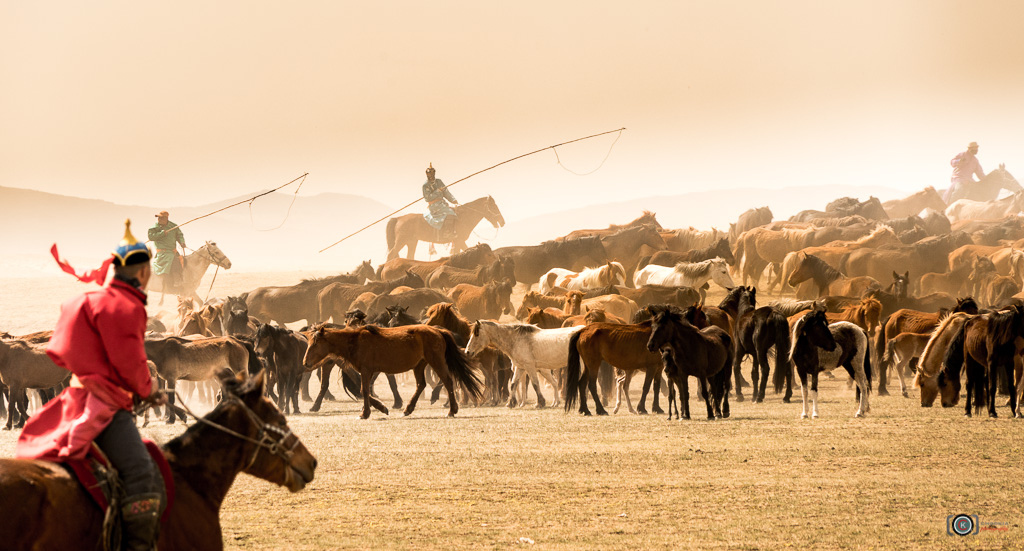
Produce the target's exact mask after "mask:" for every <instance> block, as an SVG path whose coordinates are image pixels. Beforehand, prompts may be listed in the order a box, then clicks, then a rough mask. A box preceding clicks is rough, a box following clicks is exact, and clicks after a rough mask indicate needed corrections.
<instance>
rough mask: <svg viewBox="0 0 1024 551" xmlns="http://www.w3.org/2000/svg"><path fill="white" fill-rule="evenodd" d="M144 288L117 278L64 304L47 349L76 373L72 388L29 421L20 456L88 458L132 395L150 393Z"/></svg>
mask: <svg viewBox="0 0 1024 551" xmlns="http://www.w3.org/2000/svg"><path fill="white" fill-rule="evenodd" d="M145 333H146V294H145V293H143V292H142V291H139V290H138V289H135V288H134V287H132V286H131V285H128V284H127V283H124V282H123V281H119V280H117V279H114V280H112V281H111V282H110V284H109V285H107V286H106V287H103V288H102V289H99V290H96V291H90V292H87V293H85V294H82V295H80V296H78V297H75V298H73V299H71V300H69V301H67V302H65V303H64V304H63V305H62V306H61V311H60V319H59V320H58V321H57V327H56V328H55V329H54V331H53V338H51V339H50V343H49V345H48V346H47V348H46V353H47V354H48V355H49V356H50V358H52V359H53V361H54V362H55V363H56V364H57V365H59V366H61V367H63V368H65V369H67V370H69V371H71V373H73V374H74V377H72V380H71V386H70V387H68V388H66V389H64V392H61V393H60V395H59V396H57V397H56V398H54V399H53V400H50V401H49V402H47V404H46V406H44V407H43V408H42V409H41V410H39V411H38V412H36V414H35V415H33V416H32V418H30V419H29V420H28V422H27V423H25V428H24V429H23V430H22V432H21V436H19V437H18V446H17V449H16V451H15V455H16V457H18V458H22V459H46V460H50V461H64V460H67V459H84V458H85V454H86V451H87V450H88V449H89V446H90V444H91V443H92V441H93V440H94V439H95V438H96V437H97V436H99V434H100V433H101V432H103V429H105V428H106V427H107V425H108V424H109V423H110V420H111V419H112V418H113V417H114V414H115V413H117V411H118V410H121V409H126V410H127V409H131V407H132V395H133V394H137V395H139V396H141V397H147V396H149V394H150V392H151V391H152V384H153V383H152V379H151V377H150V373H149V367H148V365H147V364H146V348H145V343H144V339H145Z"/></svg>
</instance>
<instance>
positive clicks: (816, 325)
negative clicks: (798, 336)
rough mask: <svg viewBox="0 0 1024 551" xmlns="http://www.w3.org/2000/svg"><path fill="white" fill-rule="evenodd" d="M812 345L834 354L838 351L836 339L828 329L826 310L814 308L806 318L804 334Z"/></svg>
mask: <svg viewBox="0 0 1024 551" xmlns="http://www.w3.org/2000/svg"><path fill="white" fill-rule="evenodd" d="M802 334H803V335H804V336H806V337H807V340H808V341H810V343H811V344H813V345H814V346H817V347H818V348H822V349H824V350H827V351H828V352H832V351H833V350H835V349H836V346H837V345H836V339H835V337H834V336H833V335H832V331H830V330H829V328H828V318H827V317H826V316H825V310H823V309H819V308H814V309H813V310H811V312H810V313H808V314H806V315H805V316H804V324H803V332H802Z"/></svg>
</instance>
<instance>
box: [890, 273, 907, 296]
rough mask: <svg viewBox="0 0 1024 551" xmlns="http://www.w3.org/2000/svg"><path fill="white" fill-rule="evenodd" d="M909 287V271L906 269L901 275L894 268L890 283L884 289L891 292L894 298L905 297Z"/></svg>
mask: <svg viewBox="0 0 1024 551" xmlns="http://www.w3.org/2000/svg"><path fill="white" fill-rule="evenodd" d="M909 288H910V271H909V270H908V271H906V272H904V273H903V275H900V274H898V273H896V271H895V270H893V272H892V283H891V284H890V285H889V288H888V289H887V290H886V291H887V292H889V293H892V294H893V295H894V296H895V297H896V298H901V299H902V298H907V291H908V290H909Z"/></svg>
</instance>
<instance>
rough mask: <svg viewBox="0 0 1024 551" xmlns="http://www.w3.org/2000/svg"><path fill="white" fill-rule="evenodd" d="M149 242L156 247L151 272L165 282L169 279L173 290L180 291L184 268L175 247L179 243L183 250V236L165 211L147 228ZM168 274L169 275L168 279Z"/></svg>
mask: <svg viewBox="0 0 1024 551" xmlns="http://www.w3.org/2000/svg"><path fill="white" fill-rule="evenodd" d="M149 240H150V241H152V242H153V245H154V246H156V258H154V259H153V272H154V273H155V274H156V275H158V276H163V277H164V279H165V280H167V279H170V280H171V283H172V287H173V288H175V289H181V288H182V279H183V278H182V276H183V273H184V271H185V266H184V263H183V262H184V261H183V259H182V257H181V255H179V254H178V251H177V250H176V247H177V244H178V243H180V244H181V248H182V249H184V248H185V235H184V234H182V233H181V228H179V227H178V225H177V224H175V223H174V222H171V221H170V220H168V214H167V211H166V210H162V211H160V213H159V214H157V215H156V224H153V227H152V228H149ZM168 274H170V276H169V277H168ZM165 287H166V285H165Z"/></svg>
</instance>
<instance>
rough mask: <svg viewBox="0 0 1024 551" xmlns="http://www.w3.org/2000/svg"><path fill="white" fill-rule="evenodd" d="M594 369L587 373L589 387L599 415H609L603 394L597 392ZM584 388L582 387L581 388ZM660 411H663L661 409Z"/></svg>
mask: <svg viewBox="0 0 1024 551" xmlns="http://www.w3.org/2000/svg"><path fill="white" fill-rule="evenodd" d="M598 365H600V364H598ZM594 371H595V372H594V373H593V374H591V373H589V372H588V373H587V387H588V388H590V395H591V396H592V397H593V398H594V410H595V411H597V414H598V415H608V410H606V409H604V404H602V403H601V396H600V395H599V394H598V392H597V370H596V369H595V370H594ZM582 388H583V387H580V389H581V390H582ZM581 402H582V401H581ZM658 413H661V412H660V411H659V412H658Z"/></svg>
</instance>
